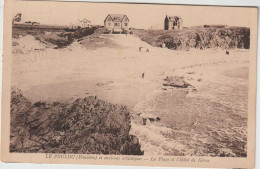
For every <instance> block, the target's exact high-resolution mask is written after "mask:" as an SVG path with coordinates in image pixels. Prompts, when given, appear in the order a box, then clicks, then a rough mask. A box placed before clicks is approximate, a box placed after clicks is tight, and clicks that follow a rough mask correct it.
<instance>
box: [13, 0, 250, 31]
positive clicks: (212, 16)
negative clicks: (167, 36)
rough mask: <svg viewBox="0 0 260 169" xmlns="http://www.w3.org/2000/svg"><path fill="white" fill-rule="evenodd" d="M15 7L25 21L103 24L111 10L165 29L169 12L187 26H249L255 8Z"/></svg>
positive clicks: (134, 22)
mask: <svg viewBox="0 0 260 169" xmlns="http://www.w3.org/2000/svg"><path fill="white" fill-rule="evenodd" d="M12 8H13V11H12V15H13V16H15V15H16V14H17V13H22V22H25V21H36V22H40V23H41V24H50V25H70V24H72V23H75V22H76V21H77V20H78V19H80V20H81V19H84V18H87V19H88V20H90V21H91V22H92V24H94V25H103V24H104V19H105V18H106V16H107V15H108V14H126V15H127V16H128V18H129V20H130V23H129V24H130V26H131V27H134V28H144V29H147V28H151V27H152V28H154V29H163V26H164V19H165V16H166V15H170V16H181V17H182V18H183V26H184V27H190V26H197V25H204V24H221V25H230V26H245V27H248V25H250V23H251V22H253V21H252V18H251V17H250V16H252V11H253V10H252V8H245V7H210V6H183V5H158V4H156V5H154V4H122V3H121V4H116V3H88V2H55V1H48V2H46V1H36V2H32V1H18V2H17V3H15V5H13V6H12Z"/></svg>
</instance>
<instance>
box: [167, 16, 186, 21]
mask: <svg viewBox="0 0 260 169" xmlns="http://www.w3.org/2000/svg"><path fill="white" fill-rule="evenodd" d="M166 18H167V19H168V20H172V21H179V20H182V18H181V17H179V16H167V15H166Z"/></svg>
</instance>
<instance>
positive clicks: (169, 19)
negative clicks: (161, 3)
mask: <svg viewBox="0 0 260 169" xmlns="http://www.w3.org/2000/svg"><path fill="white" fill-rule="evenodd" d="M182 28H183V20H182V18H181V17H179V16H167V15H166V17H165V20H164V29H165V30H172V29H182Z"/></svg>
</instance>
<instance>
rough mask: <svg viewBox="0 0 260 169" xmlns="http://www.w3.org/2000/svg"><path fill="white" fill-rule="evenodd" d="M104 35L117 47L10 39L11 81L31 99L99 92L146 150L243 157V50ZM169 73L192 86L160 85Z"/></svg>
mask: <svg viewBox="0 0 260 169" xmlns="http://www.w3.org/2000/svg"><path fill="white" fill-rule="evenodd" d="M102 36H104V38H108V39H110V40H112V41H113V42H114V43H115V44H117V46H116V47H114V48H111V47H109V48H108V47H101V48H97V49H87V48H84V47H83V46H82V45H81V44H80V43H79V42H74V43H72V44H71V45H69V46H68V47H66V48H61V49H53V48H51V47H46V46H45V45H43V44H41V43H40V42H38V41H36V40H35V39H34V38H33V37H32V36H31V35H27V36H23V37H22V36H21V37H19V39H15V40H14V41H16V42H17V43H18V44H19V45H17V46H15V47H14V49H17V50H18V49H19V50H22V51H23V52H22V53H21V52H20V53H19V52H16V53H15V54H13V57H12V59H13V60H12V86H16V87H17V88H19V89H21V90H22V91H23V94H24V96H25V97H26V98H28V99H29V100H30V101H32V102H35V101H39V100H41V101H47V102H48V101H60V102H72V101H74V100H75V99H77V98H84V97H86V96H97V97H98V98H99V99H101V100H104V101H107V102H110V103H113V104H120V105H125V106H127V107H128V108H129V110H130V111H131V114H132V123H131V125H132V128H131V131H130V133H132V134H133V135H135V136H137V137H138V138H139V141H140V144H141V149H142V150H143V151H144V154H145V155H154V154H156V155H201V156H203V155H207V156H238V157H244V156H246V142H247V102H248V100H247V90H248V65H249V58H248V56H249V55H250V51H249V50H244V49H232V50H230V53H229V55H226V53H225V52H226V51H225V50H222V49H219V48H212V49H206V50H197V49H191V50H190V51H175V50H170V49H167V48H159V47H153V46H151V45H149V44H147V43H146V42H144V41H142V40H140V39H139V38H138V37H137V36H135V35H133V36H132V35H128V36H126V35H124V34H123V35H121V34H118V35H110V34H108V35H102ZM126 42H127V43H126ZM139 47H144V48H147V49H149V52H143V51H141V52H140V51H139ZM17 50H16V51H17ZM237 72H241V73H237ZM142 74H144V76H143V77H142ZM167 76H181V77H183V78H184V80H185V81H186V82H187V83H189V84H190V87H188V88H176V87H169V86H163V84H164V79H165V78H166V77H167ZM156 117H159V118H160V121H156V122H153V121H149V120H148V122H147V124H146V125H143V123H142V119H143V118H156ZM231 117H232V118H231ZM187 140H190V141H189V142H187ZM223 140H224V141H223Z"/></svg>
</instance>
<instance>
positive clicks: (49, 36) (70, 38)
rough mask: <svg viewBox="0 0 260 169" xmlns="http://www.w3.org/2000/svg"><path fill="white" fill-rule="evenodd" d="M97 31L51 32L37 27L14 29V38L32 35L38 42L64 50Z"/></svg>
mask: <svg viewBox="0 0 260 169" xmlns="http://www.w3.org/2000/svg"><path fill="white" fill-rule="evenodd" d="M96 29H97V27H91V28H80V29H77V30H74V31H66V30H65V29H54V30H49V29H47V28H42V29H37V27H33V28H31V29H25V28H24V29H23V28H22V27H18V28H16V27H14V28H13V35H12V36H13V38H14V39H19V38H20V36H26V35H32V36H33V37H34V38H35V39H36V40H38V41H40V42H41V43H43V44H45V45H47V46H51V47H55V48H63V47H66V46H68V45H70V44H71V43H72V42H74V41H75V40H78V39H80V38H83V37H85V36H88V35H91V34H93V33H94V32H95V30H96Z"/></svg>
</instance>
